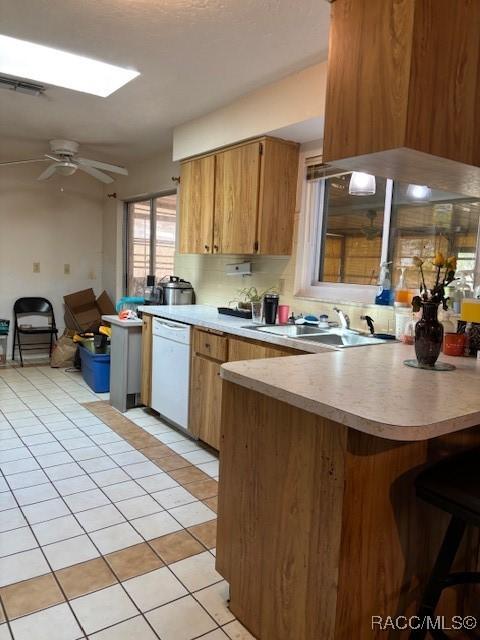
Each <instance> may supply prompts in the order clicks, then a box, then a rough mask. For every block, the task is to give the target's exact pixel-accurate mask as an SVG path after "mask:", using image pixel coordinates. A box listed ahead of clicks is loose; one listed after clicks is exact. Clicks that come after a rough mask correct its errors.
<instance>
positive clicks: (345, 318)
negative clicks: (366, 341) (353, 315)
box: [333, 307, 350, 329]
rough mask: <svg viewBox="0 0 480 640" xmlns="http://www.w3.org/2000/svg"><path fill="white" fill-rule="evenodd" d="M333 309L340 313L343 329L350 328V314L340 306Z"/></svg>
mask: <svg viewBox="0 0 480 640" xmlns="http://www.w3.org/2000/svg"><path fill="white" fill-rule="evenodd" d="M333 310H334V311H336V312H337V313H338V316H339V318H340V326H341V327H342V329H350V318H349V317H348V315H347V314H346V313H345V312H344V311H342V310H341V309H339V308H338V307H333Z"/></svg>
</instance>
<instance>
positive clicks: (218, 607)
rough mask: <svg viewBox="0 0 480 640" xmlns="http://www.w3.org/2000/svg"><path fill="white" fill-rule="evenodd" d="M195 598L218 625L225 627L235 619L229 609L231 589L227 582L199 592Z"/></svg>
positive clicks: (218, 583)
mask: <svg viewBox="0 0 480 640" xmlns="http://www.w3.org/2000/svg"><path fill="white" fill-rule="evenodd" d="M194 597H195V599H196V600H198V601H199V602H200V604H202V605H203V607H204V608H205V609H206V610H207V611H208V613H209V614H210V615H211V616H212V618H213V619H214V620H215V621H216V623H217V624H219V625H224V624H226V623H227V622H231V621H232V620H234V619H235V616H234V615H233V613H232V612H231V611H230V609H229V608H228V598H229V589H228V583H227V582H226V581H225V580H222V581H221V582H217V583H216V584H212V585H211V586H210V587H206V588H205V589H201V590H200V591H197V592H196V593H195V594H194Z"/></svg>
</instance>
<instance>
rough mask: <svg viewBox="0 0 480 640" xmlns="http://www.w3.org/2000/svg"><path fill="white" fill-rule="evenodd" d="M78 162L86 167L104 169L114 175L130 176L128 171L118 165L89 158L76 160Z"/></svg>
mask: <svg viewBox="0 0 480 640" xmlns="http://www.w3.org/2000/svg"><path fill="white" fill-rule="evenodd" d="M76 161H77V162H78V163H79V164H80V165H82V166H84V167H94V168H95V169H103V171H111V172H112V173H121V174H122V175H123V176H128V170H127V169H125V167H119V166H117V165H116V164H109V163H108V162H100V160H90V159H89V158H76Z"/></svg>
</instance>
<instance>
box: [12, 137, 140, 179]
mask: <svg viewBox="0 0 480 640" xmlns="http://www.w3.org/2000/svg"><path fill="white" fill-rule="evenodd" d="M78 147H79V145H78V142H73V141H72V140H50V149H51V150H52V152H51V154H49V153H45V154H44V156H45V157H43V158H32V159H29V160H13V161H12V162H0V166H2V165H12V164H28V163H30V162H47V161H48V160H53V164H51V165H49V166H48V167H47V168H46V169H45V171H43V172H42V173H41V174H40V175H39V176H38V178H37V180H48V179H49V178H51V177H52V176H53V175H55V174H57V175H61V176H71V175H73V174H74V173H75V172H76V171H77V169H78V170H80V171H84V172H85V173H88V175H89V176H92V177H93V178H96V179H97V180H100V181H101V182H104V183H105V184H109V183H111V182H113V178H112V177H111V176H109V175H108V174H107V173H105V171H110V172H111V173H120V174H122V175H124V176H128V171H127V169H125V168H124V167H119V166H117V165H115V164H109V163H108V162H100V161H99V160H90V159H89V158H81V157H80V156H77V153H78Z"/></svg>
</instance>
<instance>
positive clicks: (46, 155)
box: [45, 153, 62, 162]
mask: <svg viewBox="0 0 480 640" xmlns="http://www.w3.org/2000/svg"><path fill="white" fill-rule="evenodd" d="M45 158H49V159H50V160H55V162H61V161H62V159H61V158H56V157H55V156H51V155H50V154H48V153H46V154H45Z"/></svg>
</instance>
